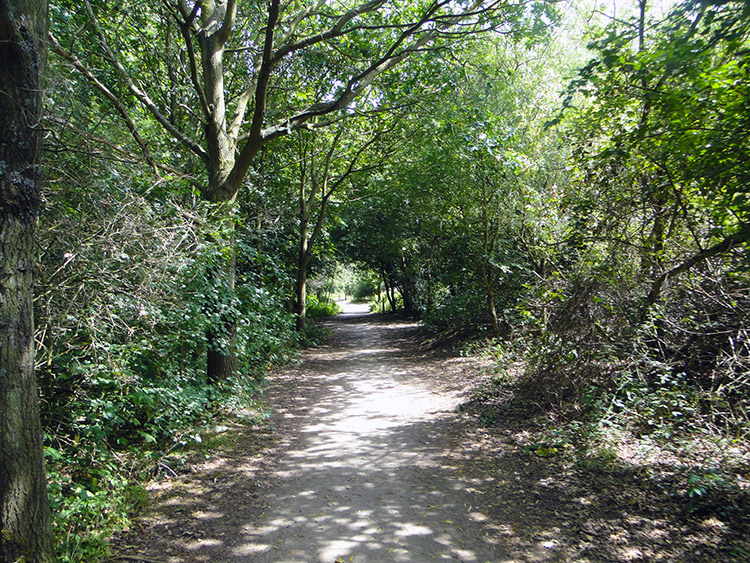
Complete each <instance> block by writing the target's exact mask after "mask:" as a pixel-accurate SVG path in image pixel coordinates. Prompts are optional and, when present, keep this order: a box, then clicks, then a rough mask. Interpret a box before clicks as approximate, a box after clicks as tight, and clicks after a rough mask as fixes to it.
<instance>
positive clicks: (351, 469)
mask: <svg viewBox="0 0 750 563" xmlns="http://www.w3.org/2000/svg"><path fill="white" fill-rule="evenodd" d="M335 326H336V332H337V334H336V337H335V338H334V340H333V342H334V344H333V345H332V346H331V347H328V348H325V349H321V350H318V351H315V352H313V353H311V354H310V355H309V356H308V357H307V361H306V363H305V368H304V370H302V372H301V373H296V374H294V378H295V379H296V381H295V382H294V383H296V387H294V386H293V385H283V386H282V388H284V389H286V390H289V389H290V388H292V389H294V393H295V395H297V400H296V401H295V402H293V403H291V404H290V405H288V406H287V407H286V408H285V409H284V410H283V411H282V412H281V413H279V414H280V415H281V417H283V422H281V421H280V424H281V425H283V426H284V427H285V431H286V432H287V433H288V435H289V436H290V437H291V441H290V443H289V445H288V447H287V448H285V455H284V456H283V457H282V458H281V459H280V461H279V465H278V466H277V468H276V471H275V477H276V480H275V483H274V485H273V486H272V488H271V489H270V490H268V492H267V495H266V502H267V503H268V504H269V505H270V506H269V508H268V509H267V510H266V511H265V513H264V514H263V517H262V519H261V522H260V523H259V525H256V526H248V527H245V528H244V529H243V530H242V532H241V537H240V538H237V539H238V541H237V543H236V545H235V546H234V548H233V549H232V550H231V552H230V557H229V558H228V559H227V560H232V558H236V559H237V560H241V559H243V558H245V557H247V556H251V558H252V560H253V561H259V562H266V561H267V562H278V563H281V562H289V563H299V562H302V561H310V562H317V561H320V562H330V563H333V562H334V561H336V560H337V559H339V558H340V559H342V560H344V561H353V562H355V563H360V562H375V561H432V560H453V561H467V562H468V561H479V562H484V561H499V560H502V559H503V556H502V555H501V554H500V553H499V551H498V548H497V546H496V545H493V542H492V541H491V540H490V538H491V537H492V535H493V534H492V531H491V530H488V529H486V528H485V527H484V526H483V522H485V521H486V520H487V518H486V516H485V515H484V514H482V512H481V511H480V510H479V508H478V507H477V506H476V503H477V500H476V498H475V497H474V496H473V495H472V494H471V493H470V492H469V490H470V485H469V484H468V483H466V482H465V481H463V480H462V479H461V478H460V477H459V476H457V474H456V471H455V468H454V467H452V466H451V464H450V463H449V462H448V460H447V458H446V456H445V454H446V452H447V451H449V450H450V444H448V443H446V439H445V438H446V434H445V432H444V430H445V429H444V425H445V423H446V421H447V420H448V419H451V418H453V417H454V415H453V414H452V413H453V411H454V410H455V408H456V406H457V403H458V400H459V398H458V397H457V395H456V394H455V393H449V392H442V393H441V392H437V391H435V390H434V389H432V388H431V386H430V385H429V382H428V381H426V380H425V379H424V378H423V377H422V371H421V369H420V368H419V366H416V365H414V355H413V353H414V351H413V350H412V351H410V350H409V349H408V347H409V345H410V344H411V341H410V340H409V339H408V338H406V336H407V335H408V333H409V331H410V330H411V328H412V327H411V326H410V325H406V324H402V323H389V324H384V323H376V322H373V321H370V322H363V319H362V318H361V317H357V316H356V311H350V312H348V314H346V313H345V314H344V315H343V316H342V317H341V318H340V320H339V322H337V323H335ZM277 383H278V382H277ZM289 383H291V382H289Z"/></svg>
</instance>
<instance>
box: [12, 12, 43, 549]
mask: <svg viewBox="0 0 750 563" xmlns="http://www.w3.org/2000/svg"><path fill="white" fill-rule="evenodd" d="M47 17H48V16H47V3H46V1H44V2H42V1H39V0H0V61H2V64H0V108H1V109H2V118H1V119H0V563H15V562H18V561H27V562H32V561H33V562H47V561H52V560H53V556H52V541H51V535H50V524H49V504H48V501H47V481H46V477H45V473H44V465H43V450H42V431H41V424H40V421H39V405H38V397H37V386H36V380H35V378H34V323H33V315H32V289H33V272H34V236H35V226H36V219H37V213H38V210H39V201H40V196H39V177H40V171H39V157H40V147H41V130H40V128H39V127H38V123H39V117H40V115H41V108H42V84H41V82H42V74H43V69H44V65H45V48H44V41H45V38H46V36H47Z"/></svg>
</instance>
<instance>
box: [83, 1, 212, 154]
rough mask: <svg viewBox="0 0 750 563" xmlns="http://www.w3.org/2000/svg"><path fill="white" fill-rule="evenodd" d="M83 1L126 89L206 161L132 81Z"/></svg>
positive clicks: (195, 144) (188, 138) (166, 128)
mask: <svg viewBox="0 0 750 563" xmlns="http://www.w3.org/2000/svg"><path fill="white" fill-rule="evenodd" d="M84 3H85V5H86V10H87V12H88V15H89V18H90V19H91V23H92V24H93V26H94V30H95V31H96V34H97V36H98V37H99V43H100V44H101V47H102V49H103V50H104V53H105V55H106V56H107V58H108V59H109V61H110V62H111V63H112V65H113V66H114V67H115V69H116V70H117V72H118V73H119V74H120V76H121V77H122V79H123V80H125V83H126V84H127V86H128V89H129V90H130V92H131V93H132V94H133V95H134V96H135V98H136V100H138V102H140V103H141V104H142V105H143V106H144V107H145V108H146V109H148V111H149V112H150V113H151V115H153V116H154V117H155V118H156V120H157V121H158V122H159V124H160V125H161V126H162V127H163V128H164V129H165V130H166V131H167V132H168V133H169V134H170V135H172V137H174V138H175V139H176V140H177V141H179V142H180V143H182V144H183V145H185V146H186V147H187V148H188V149H190V150H191V151H192V152H194V153H195V154H196V155H198V156H199V157H200V158H201V159H202V160H203V161H204V162H206V163H207V162H208V155H207V153H206V151H205V150H204V149H203V147H201V146H200V145H199V144H198V143H196V142H195V141H193V140H192V139H191V138H190V137H188V136H187V135H185V134H184V133H183V132H182V131H180V130H179V129H177V127H175V126H174V125H172V123H171V122H170V121H169V119H167V117H166V116H164V114H162V113H161V111H159V108H158V107H157V106H156V104H155V103H154V102H153V100H152V99H151V98H150V97H149V96H148V94H146V92H144V91H143V90H141V89H140V88H139V87H138V86H137V85H136V84H135V82H134V81H133V79H132V78H131V77H130V74H129V73H128V71H127V69H126V68H125V67H124V66H123V65H122V63H121V62H120V60H119V58H118V57H117V55H116V54H115V53H114V51H112V49H110V47H109V44H108V43H107V40H106V37H105V35H104V33H103V32H102V29H101V26H100V25H99V20H97V18H96V15H95V14H94V11H93V9H92V8H91V4H90V3H89V0H84Z"/></svg>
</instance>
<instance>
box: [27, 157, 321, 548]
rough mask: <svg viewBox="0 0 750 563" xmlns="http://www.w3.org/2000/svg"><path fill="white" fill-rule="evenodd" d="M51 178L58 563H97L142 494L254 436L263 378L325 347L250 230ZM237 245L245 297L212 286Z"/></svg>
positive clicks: (46, 277) (42, 360)
mask: <svg viewBox="0 0 750 563" xmlns="http://www.w3.org/2000/svg"><path fill="white" fill-rule="evenodd" d="M50 173H51V175H52V178H51V180H50V191H49V193H48V194H47V196H48V200H49V201H50V203H49V204H48V207H47V209H46V211H45V214H44V215H43V217H42V224H41V227H42V228H41V229H40V230H41V232H42V236H41V238H40V248H41V261H40V275H39V276H38V287H37V292H36V294H37V299H36V317H37V319H38V320H39V322H38V327H37V341H38V348H39V353H38V357H37V374H38V378H39V383H40V388H41V415H42V421H43V425H44V428H45V436H46V439H45V453H46V465H47V473H48V477H49V494H50V501H51V505H52V514H53V527H54V532H55V535H56V540H57V545H58V554H57V556H58V560H59V561H71V562H72V561H95V560H98V559H100V558H101V557H103V556H104V555H106V553H107V541H108V539H109V538H110V537H111V535H112V534H113V533H114V532H115V531H117V530H119V529H121V528H122V527H124V526H127V524H128V521H129V518H130V516H131V515H132V514H133V513H134V512H135V511H137V510H138V509H139V508H141V507H142V506H143V505H144V504H145V503H146V501H147V497H146V493H145V490H144V488H143V486H144V484H145V483H147V482H148V481H149V480H151V479H154V478H159V477H160V476H162V475H169V474H174V473H175V472H179V471H180V466H181V464H182V463H183V462H184V460H185V459H186V456H188V455H192V453H194V451H195V449H196V448H199V447H200V444H201V442H202V441H203V439H204V438H205V437H206V435H207V434H210V433H211V432H212V430H213V429H214V428H215V427H216V425H217V424H221V423H222V422H223V421H227V420H234V421H239V422H241V423H243V424H244V423H248V424H252V423H253V422H254V419H255V418H256V417H257V416H259V415H258V411H257V409H255V408H252V407H253V405H254V404H255V401H257V399H258V393H259V391H258V390H259V388H260V385H261V382H262V379H263V377H264V375H265V374H266V373H267V371H268V370H269V369H270V368H272V367H273V366H276V365H279V364H283V363H286V362H289V361H290V360H292V359H293V358H294V357H295V354H296V351H295V350H296V348H298V347H299V345H301V344H309V343H312V342H314V341H315V339H316V338H321V337H323V336H324V334H323V333H322V332H321V331H320V330H319V329H316V328H315V327H314V325H311V327H310V331H309V333H307V334H298V333H297V332H296V331H295V330H294V317H293V315H292V314H291V313H290V312H289V310H290V306H289V305H288V303H287V298H286V294H285V293H284V289H285V284H288V283H289V280H290V275H289V272H288V271H286V270H285V269H284V266H283V263H281V262H278V261H274V260H273V259H272V258H271V257H270V256H269V255H268V253H267V252H264V250H263V247H262V246H261V245H259V244H257V243H256V239H257V236H258V235H257V232H254V231H253V230H250V229H247V228H246V227H244V225H243V224H242V223H240V222H236V223H235V222H231V223H230V222H225V223H224V225H223V226H222V223H221V222H217V221H215V220H214V219H213V218H212V217H211V213H212V210H211V208H210V207H209V206H206V205H201V204H200V203H196V201H195V200H194V198H192V197H190V195H189V194H186V195H184V196H183V197H174V198H169V199H166V198H160V199H159V200H157V201H155V200H154V199H153V198H150V197H149V196H148V193H147V194H146V195H139V194H137V193H134V191H133V189H132V187H133V183H132V182H133V179H130V180H128V181H127V182H124V181H123V182H120V181H117V180H116V179H112V181H111V183H110V184H109V185H108V186H106V189H102V190H99V191H96V190H93V189H92V190H84V189H81V186H77V187H76V189H73V188H71V179H77V178H78V176H77V175H76V174H75V173H74V171H73V172H71V171H70V170H69V169H63V170H61V171H51V172H50ZM265 235H266V237H267V239H266V240H267V243H266V244H267V245H272V244H273V237H272V236H268V235H269V233H265ZM271 235H272V234H271ZM229 240H237V241H239V243H240V244H239V245H238V247H239V250H238V252H237V276H236V280H235V284H236V285H235V290H236V291H230V290H229V288H228V287H226V285H225V282H224V281H222V280H220V279H219V278H217V277H216V276H215V274H214V272H215V270H216V268H218V267H220V265H221V264H222V263H223V262H224V261H225V260H226V256H227V248H228V246H227V245H228V242H227V241H229ZM266 248H268V246H266ZM206 288H209V290H208V291H207V290H206ZM309 305H310V310H311V316H313V317H315V316H319V315H327V314H332V313H335V312H336V308H335V305H333V304H326V303H320V302H318V301H317V300H316V299H315V298H314V297H313V298H311V302H310V303H309ZM217 312H220V313H221V314H222V315H227V314H229V315H231V316H232V317H233V318H234V319H235V320H236V326H237V335H236V336H237V337H236V341H235V346H236V351H237V356H238V359H239V370H238V372H237V373H238V375H237V376H235V377H234V378H232V379H229V380H226V381H221V382H212V381H208V380H207V378H206V351H207V347H208V346H209V343H208V339H207V332H208V330H209V329H210V327H211V325H212V323H214V321H215V316H216V315H217V314H219V313H217ZM248 413H249V414H248Z"/></svg>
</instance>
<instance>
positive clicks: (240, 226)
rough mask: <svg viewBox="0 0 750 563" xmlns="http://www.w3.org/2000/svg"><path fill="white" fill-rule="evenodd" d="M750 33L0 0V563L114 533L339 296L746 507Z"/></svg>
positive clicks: (273, 2)
mask: <svg viewBox="0 0 750 563" xmlns="http://www.w3.org/2000/svg"><path fill="white" fill-rule="evenodd" d="M46 9H48V10H49V12H48V14H46V13H45V10H46ZM47 27H48V28H49V31H48V32H47ZM749 34H750V4H749V3H748V2H746V1H733V0H684V1H682V2H675V3H674V4H670V3H667V2H661V3H657V2H656V1H655V0H654V1H652V0H632V1H630V2H625V1H623V2H620V1H615V2H609V3H607V5H604V6H600V5H598V4H597V3H595V2H590V3H589V2H574V1H570V2H566V1H551V0H550V1H544V0H485V1H483V0H474V1H458V2H455V1H447V0H428V1H418V2H413V1H410V2H407V1H401V0H396V1H387V0H371V1H365V2H358V1H356V0H355V1H348V0H342V1H332V0H307V1H303V0H289V1H284V2H282V1H281V0H269V1H264V2H256V1H244V0H243V1H239V0H201V1H195V2H194V1H192V0H161V1H157V0H149V1H144V2H141V3H135V4H129V3H124V4H121V3H114V2H106V1H103V0H84V1H83V2H72V1H68V0H61V1H53V2H51V3H50V4H49V5H47V3H46V2H39V1H19V0H14V1H7V2H3V3H2V4H0V56H1V57H2V60H1V62H2V65H0V66H1V68H0V105H1V106H2V108H3V117H2V119H0V134H1V135H2V136H1V137H0V181H1V184H0V185H1V186H2V188H1V189H2V192H1V194H0V214H1V215H0V255H2V261H3V264H2V266H1V267H2V270H0V271H2V278H0V312H1V315H0V331H2V340H0V343H1V344H0V345H1V346H2V348H1V349H0V362H2V363H0V406H2V408H3V412H2V413H0V416H2V417H3V419H4V421H5V422H4V424H3V426H2V428H0V446H1V447H0V467H2V468H4V469H1V470H0V493H2V497H1V498H0V509H1V510H0V526H1V527H2V539H0V562H3V563H4V562H6V561H17V560H18V559H19V557H22V556H26V557H27V558H28V560H29V561H47V560H59V561H95V560H98V559H101V558H103V557H105V556H106V555H107V542H108V540H109V538H110V537H111V536H112V535H113V534H114V533H116V531H117V530H120V529H122V528H123V527H125V526H127V524H128V521H129V518H130V517H131V515H132V514H134V513H135V512H136V511H137V510H138V509H139V508H140V507H141V506H143V504H144V503H145V502H146V501H147V498H146V493H145V489H144V484H145V483H147V482H148V481H150V480H152V479H155V478H159V477H160V476H163V475H169V474H175V473H177V472H179V471H180V466H181V464H182V463H184V459H185V456H186V455H192V454H195V452H196V451H198V452H200V451H202V448H203V447H204V445H203V444H202V442H203V436H204V435H205V433H206V432H210V431H211V429H212V428H214V427H215V426H216V425H217V424H222V421H226V420H227V419H231V420H236V421H240V422H242V423H247V424H253V423H256V422H258V420H257V419H258V418H260V417H262V412H261V411H260V410H258V409H256V408H253V405H254V404H255V401H256V400H257V398H258V389H259V388H260V386H261V385H262V381H263V378H264V375H265V374H267V373H268V372H269V370H271V369H273V368H274V367H276V366H280V365H283V364H285V363H288V362H289V361H293V359H294V358H295V356H296V354H297V352H296V351H297V350H298V349H299V348H301V347H304V346H310V345H315V343H316V342H319V341H320V340H321V339H323V338H325V332H324V331H322V330H321V329H320V328H319V327H317V326H316V325H315V323H314V322H311V320H310V319H312V318H314V317H316V316H319V315H326V314H331V313H334V312H335V310H336V305H335V303H334V302H333V301H332V297H333V296H335V295H339V294H344V293H346V294H349V295H351V294H354V295H355V296H356V297H359V298H363V299H371V300H372V301H373V309H374V310H377V311H386V312H389V313H391V314H394V313H398V314H405V315H408V316H411V317H414V318H418V319H419V320H420V321H422V323H423V324H424V325H425V326H426V327H428V328H429V329H430V330H431V331H433V332H435V333H437V334H440V335H441V336H440V337H441V338H442V339H444V340H445V341H447V342H450V343H451V345H452V346H454V347H455V348H456V349H457V350H461V351H462V353H465V354H483V355H485V356H486V357H488V358H491V360H492V366H493V367H492V369H491V370H490V371H491V373H490V375H491V377H490V381H489V382H488V383H487V384H486V385H484V386H483V387H482V388H481V389H478V390H477V392H476V396H475V400H474V401H473V402H472V404H471V405H469V407H470V408H471V409H472V412H476V414H477V416H479V417H481V419H482V421H483V422H484V423H485V424H487V425H488V426H490V427H491V426H492V425H493V424H495V423H496V422H497V421H498V420H499V419H503V418H508V417H519V420H523V421H530V420H532V419H533V420H534V421H536V422H535V424H536V425H537V426H536V428H537V431H536V436H537V438H535V440H534V441H533V442H529V443H528V444H526V445H524V446H523V447H524V448H525V449H526V453H527V454H528V455H529V456H534V459H537V458H540V459H544V458H558V457H564V456H567V457H569V458H571V459H575V460H576V461H577V463H579V465H581V466H584V467H586V468H589V469H596V470H597V471H599V472H600V477H601V475H605V476H606V474H607V472H608V471H609V472H617V471H620V472H621V471H622V470H623V468H624V467H626V466H627V465H628V463H634V462H633V459H635V458H637V457H638V455H640V454H641V453H642V454H643V456H648V455H651V456H656V457H658V456H660V455H661V456H664V459H667V458H668V459H669V460H671V461H670V463H672V464H677V465H678V466H679V467H680V468H681V469H680V471H678V472H677V473H675V475H674V476H673V478H672V479H671V481H670V483H669V485H668V486H669V490H670V491H671V493H670V494H673V496H676V497H678V498H679V499H680V502H681V503H682V506H683V507H684V513H685V518H691V517H693V515H695V514H704V515H706V514H707V515H710V516H711V517H713V518H716V519H718V521H720V522H722V523H723V524H722V525H726V526H732V527H734V529H737V530H742V529H745V530H746V529H747V521H748V514H749V513H748V478H750V452H749V451H748V432H750V418H749V417H750V413H749V412H748V411H749V409H750V334H748V329H747V327H748V315H749V313H750V294H749V285H750V284H749V283H748V282H749V281H750V268H749V266H750V262H749V261H748V260H749V258H748V242H749V241H750V155H749V154H748V151H749V150H750V139H749V137H750V80H749V79H748V76H749V71H750V39H749V37H750V36H749ZM45 50H46V56H45ZM45 59H46V60H45ZM35 81H36V82H35ZM40 84H43V85H44V86H43V87H40V86H39V85H40ZM32 93H33V95H32ZM35 147H38V148H35ZM39 158H41V168H39V167H38V166H37V164H38V162H39ZM37 217H38V219H37ZM33 225H36V229H35V232H34V228H33ZM32 273H33V276H32ZM32 277H33V281H32ZM32 285H33V287H32ZM32 296H33V318H34V325H33V333H32V324H31V306H30V305H31V301H30V299H32ZM32 337H33V338H32ZM32 341H33V342H34V343H35V350H34V349H33V347H32ZM31 358H34V361H33V362H32V360H31ZM32 363H33V370H32ZM34 373H35V376H36V380H37V383H38V389H39V397H40V400H39V414H38V415H37V414H36V412H35V409H36V407H35V406H34V402H35V401H34V400H33V395H34V391H35V384H34V379H33V374H34ZM8 374H11V375H10V376H9V375H8ZM19 397H21V398H22V400H21V399H19ZM19 405H22V407H21V406H19ZM39 423H41V429H42V432H43V442H44V443H43V448H44V459H45V467H46V475H47V479H48V483H49V485H48V497H49V505H50V506H51V523H50V524H49V525H48V523H47V522H46V517H45V516H44V508H38V507H44V506H46V504H47V499H45V498H44V493H43V488H44V487H43V484H42V485H40V483H43V477H44V476H43V474H42V473H41V463H40V461H39V459H38V458H39V456H40V455H41V448H42V444H40V443H35V442H38V439H37V438H35V436H37V435H38V434H39V432H38V429H39V426H36V425H37V424H39ZM21 436H23V437H25V438H21ZM539 436H541V438H540V437H539ZM28 437H30V438H28ZM27 438H28V439H27ZM633 452H640V453H637V455H636V454H634V453H633ZM644 452H645V453H644ZM628 456H630V457H628ZM16 459H19V460H20V459H23V460H27V461H28V465H27V466H24V467H22V466H21V465H17V464H15V463H13V464H11V463H10V461H11V460H16ZM25 462H26V461H24V463H25ZM29 468H31V469H29ZM618 475H621V473H619V474H618ZM28 476H31V477H28ZM27 477H28V479H27ZM639 477H642V478H644V479H646V480H648V476H647V475H646V476H643V475H639ZM665 486H666V485H665ZM25 487H28V488H25ZM19 499H22V502H21V503H20V504H19ZM29 499H32V500H33V502H34V503H36V504H34V506H37V508H29V506H30V505H26V504H24V503H27V502H31V501H30V500H29ZM19 506H21V507H22V508H19ZM45 528H48V529H50V530H51V533H52V536H53V537H54V540H53V541H52V542H50V541H48V540H47V539H45V537H46V536H45V534H44V533H43V529H45ZM29 529H33V530H35V532H34V534H38V535H35V536H34V537H35V538H41V540H39V541H37V540H36V539H35V540H34V541H31V538H30V537H29V535H28V534H29V532H28V530H29ZM24 530H26V532H24ZM51 544H54V550H56V551H55V553H54V554H53V553H52V549H53V548H52V547H50V545H51ZM731 550H732V552H731V553H729V552H727V557H730V556H731V557H736V558H737V560H741V558H743V557H750V553H748V552H747V551H744V548H743V547H741V546H737V545H733V546H731Z"/></svg>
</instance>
